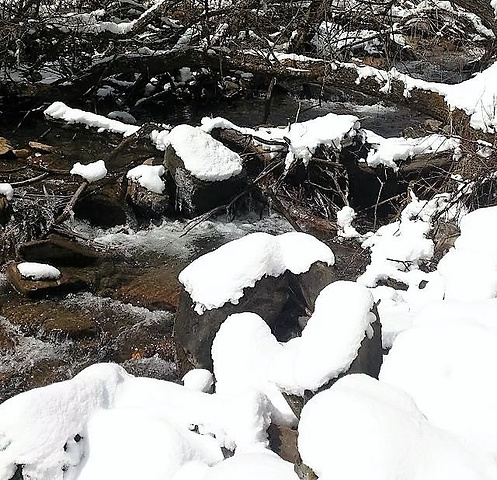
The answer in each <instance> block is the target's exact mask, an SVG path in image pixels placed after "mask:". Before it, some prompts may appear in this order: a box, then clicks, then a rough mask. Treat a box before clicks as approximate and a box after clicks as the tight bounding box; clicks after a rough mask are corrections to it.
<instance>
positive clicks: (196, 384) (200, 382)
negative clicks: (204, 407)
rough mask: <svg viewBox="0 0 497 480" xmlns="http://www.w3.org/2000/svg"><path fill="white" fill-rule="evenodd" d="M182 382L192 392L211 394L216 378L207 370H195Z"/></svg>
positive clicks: (185, 376) (186, 375)
mask: <svg viewBox="0 0 497 480" xmlns="http://www.w3.org/2000/svg"><path fill="white" fill-rule="evenodd" d="M182 381H183V385H184V386H185V387H186V388H189V389H190V390H197V391H199V392H205V393H209V392H210V391H211V389H212V386H213V384H214V376H213V375H212V373H211V372H209V370H206V369H205V368H194V369H193V370H190V371H189V372H187V373H186V374H185V375H184V376H183V378H182Z"/></svg>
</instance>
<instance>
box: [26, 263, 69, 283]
mask: <svg viewBox="0 0 497 480" xmlns="http://www.w3.org/2000/svg"><path fill="white" fill-rule="evenodd" d="M17 269H18V270H19V273H20V274H21V277H22V278H28V279H30V280H58V279H59V278H60V275H61V274H60V270H58V269H57V268H55V267H52V265H48V264H46V263H36V262H21V263H18V264H17Z"/></svg>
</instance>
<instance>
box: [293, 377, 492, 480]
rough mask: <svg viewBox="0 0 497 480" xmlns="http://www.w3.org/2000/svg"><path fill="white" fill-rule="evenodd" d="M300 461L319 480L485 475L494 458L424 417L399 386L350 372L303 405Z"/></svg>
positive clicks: (478, 478) (440, 479) (482, 479)
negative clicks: (486, 455) (479, 452)
mask: <svg viewBox="0 0 497 480" xmlns="http://www.w3.org/2000/svg"><path fill="white" fill-rule="evenodd" d="M298 447H299V452H300V454H301V456H302V460H303V462H304V463H305V464H306V465H309V466H310V467H311V468H312V469H313V470H314V471H315V472H316V474H317V475H318V476H319V478H320V480H332V479H337V478H339V479H341V480H357V479H359V478H368V479H370V480H428V479H433V480H453V479H455V478H464V479H465V480H490V479H493V478H496V474H497V468H496V464H495V463H494V462H493V461H491V459H490V458H487V457H485V456H483V455H481V456H480V455H479V454H477V453H475V452H474V451H472V450H470V449H469V448H466V447H465V446H464V444H463V443H461V442H460V441H459V440H458V438H457V437H455V436H453V435H452V434H450V433H448V432H445V431H443V430H441V429H439V428H437V427H435V426H433V425H431V424H430V423H429V421H428V420H427V419H426V418H425V417H424V416H423V414H422V413H421V412H420V411H419V409H418V408H417V407H416V404H415V403H414V401H413V400H412V398H411V397H410V396H409V395H407V394H406V393H405V392H403V391H402V390H399V389H397V388H395V387H391V386H388V385H385V384H382V383H380V382H378V381H377V380H375V379H373V378H371V377H368V376H366V375H362V374H357V375H348V376H346V377H344V378H342V379H340V380H338V381H337V382H336V383H335V384H334V385H333V386H332V387H331V388H330V389H329V390H325V391H324V392H321V393H319V394H317V395H316V396H315V397H313V398H312V399H311V400H309V402H308V403H307V404H306V405H305V406H304V408H303V410H302V416H301V419H300V424H299V439H298Z"/></svg>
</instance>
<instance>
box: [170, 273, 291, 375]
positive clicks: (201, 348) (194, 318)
mask: <svg viewBox="0 0 497 480" xmlns="http://www.w3.org/2000/svg"><path fill="white" fill-rule="evenodd" d="M288 297H289V285H288V276H287V275H286V274H285V275H281V276H280V277H264V278H262V279H261V280H259V281H258V282H257V283H256V284H255V285H254V287H251V288H246V289H245V290H244V295H243V297H242V298H241V299H240V301H239V303H238V304H236V305H234V304H232V303H226V304H224V305H223V306H222V307H220V308H214V309H212V310H206V311H205V312H204V313H203V314H202V315H200V314H198V313H197V312H195V310H194V305H193V302H192V299H191V297H190V295H189V294H188V293H187V292H186V291H184V290H183V291H182V293H181V296H180V301H179V306H178V312H177V314H176V319H175V322H174V334H175V337H176V338H177V339H178V341H179V343H180V344H181V345H182V346H183V348H184V349H185V350H186V352H187V355H189V358H190V361H191V362H192V364H193V365H194V366H195V367H197V368H207V369H209V370H211V369H212V359H211V346H212V342H213V340H214V337H215V335H216V333H217V331H218V329H219V327H220V326H221V324H222V323H223V322H224V321H225V320H226V318H228V316H229V315H232V314H234V313H241V312H254V313H257V314H258V315H260V316H261V317H262V318H263V319H264V320H265V321H266V322H267V324H268V325H269V326H270V327H271V329H273V331H274V330H275V329H276V327H277V324H278V321H279V319H280V314H281V313H282V312H283V309H284V307H285V304H286V303H287V301H288Z"/></svg>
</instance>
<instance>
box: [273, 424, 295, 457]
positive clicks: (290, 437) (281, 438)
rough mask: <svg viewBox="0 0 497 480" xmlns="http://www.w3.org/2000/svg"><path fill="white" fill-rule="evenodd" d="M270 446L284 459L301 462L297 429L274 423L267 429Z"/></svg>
mask: <svg viewBox="0 0 497 480" xmlns="http://www.w3.org/2000/svg"><path fill="white" fill-rule="evenodd" d="M267 433H268V440H269V448H270V449H271V450H272V451H273V452H275V453H277V454H278V455H279V456H280V457H281V458H282V459H283V460H286V461H287V462H290V463H293V464H296V463H299V462H301V460H300V455H299V451H298V449H297V437H298V432H297V430H293V429H292V428H289V427H282V426H280V425H275V424H274V423H272V424H271V425H269V428H268V430H267Z"/></svg>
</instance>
